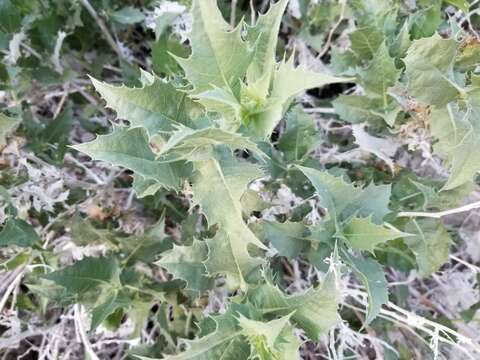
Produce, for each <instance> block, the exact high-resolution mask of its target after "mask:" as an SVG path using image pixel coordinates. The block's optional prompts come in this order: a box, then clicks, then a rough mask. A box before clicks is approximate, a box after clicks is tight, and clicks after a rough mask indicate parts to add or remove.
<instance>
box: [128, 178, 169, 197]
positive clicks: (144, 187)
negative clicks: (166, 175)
mask: <svg viewBox="0 0 480 360" xmlns="http://www.w3.org/2000/svg"><path fill="white" fill-rule="evenodd" d="M132 187H133V190H134V191H135V194H136V195H137V197H138V198H139V199H141V198H144V197H145V196H150V195H155V194H156V193H157V191H159V190H160V189H162V187H163V186H162V184H160V183H158V182H157V181H155V180H152V179H145V178H144V177H143V176H141V175H138V174H133V184H132Z"/></svg>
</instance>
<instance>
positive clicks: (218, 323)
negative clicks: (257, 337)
mask: <svg viewBox="0 0 480 360" xmlns="http://www.w3.org/2000/svg"><path fill="white" fill-rule="evenodd" d="M237 316H238V314H236V313H234V311H232V310H231V309H230V310H229V311H228V312H227V313H226V314H224V315H219V316H215V317H212V318H209V320H210V324H209V326H208V328H209V330H210V329H211V328H213V329H211V331H210V332H209V334H207V335H206V336H203V337H201V338H199V339H194V340H183V343H184V344H185V346H186V349H185V351H184V352H181V353H179V354H177V355H166V356H165V357H163V359H165V360H210V359H225V360H248V359H249V357H250V354H251V351H250V345H249V343H248V342H247V339H246V338H245V336H243V330H242V329H241V328H240V327H239V326H238V320H237V318H236V317H237ZM212 323H213V324H212ZM202 330H203V329H202ZM137 357H138V358H140V359H142V360H152V359H149V358H146V357H141V356H137Z"/></svg>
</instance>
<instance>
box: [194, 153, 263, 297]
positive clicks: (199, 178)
mask: <svg viewBox="0 0 480 360" xmlns="http://www.w3.org/2000/svg"><path fill="white" fill-rule="evenodd" d="M225 168H226V169H227V172H224V171H223V169H222V167H221V165H220V163H219V162H218V161H217V160H215V159H210V160H207V161H198V162H196V163H195V169H196V175H195V177H194V179H193V201H194V202H195V203H196V204H199V205H200V207H201V209H202V211H203V213H204V214H205V216H206V217H207V220H208V223H209V225H215V224H217V225H218V226H219V229H218V231H217V233H216V235H215V236H214V237H213V238H212V239H208V240H207V245H208V259H207V260H206V261H205V262H204V264H205V266H206V268H207V271H208V273H209V274H210V275H212V276H214V275H217V274H226V275H227V281H228V282H229V285H230V286H231V287H238V286H240V287H242V288H245V286H246V283H245V278H246V277H247V276H248V275H249V274H250V273H251V272H252V271H253V270H254V269H256V268H258V266H260V265H261V264H262V263H263V260H262V259H260V258H254V257H252V256H251V255H250V254H249V253H248V250H247V246H248V245H249V244H251V245H255V246H257V247H259V248H262V249H264V248H265V246H264V245H263V244H262V243H261V242H260V240H258V239H257V237H256V236H255V235H254V234H253V232H252V231H251V230H250V229H249V228H248V227H247V225H246V224H245V223H244V222H243V218H242V208H241V203H240V198H241V196H242V195H243V193H244V192H245V190H246V186H247V184H248V183H249V182H251V181H252V180H254V179H255V178H257V177H260V176H261V174H262V172H261V171H260V170H259V169H258V168H257V167H256V166H254V165H251V164H248V165H247V164H246V163H245V164H244V165H243V175H242V176H236V175H238V172H237V171H238V170H239V169H238V166H236V167H235V169H232V167H229V166H228V165H227V166H225ZM232 175H233V176H232ZM219 204H222V205H221V206H219Z"/></svg>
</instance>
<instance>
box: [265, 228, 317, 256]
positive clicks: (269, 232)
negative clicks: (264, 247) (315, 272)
mask: <svg viewBox="0 0 480 360" xmlns="http://www.w3.org/2000/svg"><path fill="white" fill-rule="evenodd" d="M263 227H264V230H265V238H266V240H268V241H270V242H271V243H272V245H273V247H274V248H275V249H276V250H277V251H278V254H279V255H280V256H285V257H287V258H289V259H294V258H296V257H297V256H298V255H300V253H301V252H302V251H303V250H305V249H306V248H307V247H308V245H309V241H308V240H307V239H306V238H305V235H306V233H308V230H307V227H306V226H305V225H303V224H302V223H298V222H291V221H285V222H284V223H280V222H276V221H265V222H264V225H263Z"/></svg>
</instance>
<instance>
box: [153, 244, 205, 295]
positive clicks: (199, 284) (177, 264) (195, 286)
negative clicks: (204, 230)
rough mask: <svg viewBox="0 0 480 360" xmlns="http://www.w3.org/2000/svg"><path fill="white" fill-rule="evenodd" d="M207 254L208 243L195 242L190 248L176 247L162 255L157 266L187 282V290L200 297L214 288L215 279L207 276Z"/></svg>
mask: <svg viewBox="0 0 480 360" xmlns="http://www.w3.org/2000/svg"><path fill="white" fill-rule="evenodd" d="M207 253H208V249H207V245H206V243H205V242H203V241H199V240H194V241H193V244H192V245H190V246H178V245H174V246H173V249H171V250H170V251H168V252H166V253H164V254H163V255H162V258H161V259H160V260H159V261H158V262H157V264H158V265H160V266H162V267H164V268H166V269H167V270H168V272H169V273H171V274H173V276H174V277H175V278H180V279H182V280H185V282H186V283H187V286H186V289H187V290H192V291H193V292H195V293H196V294H197V295H200V294H202V293H204V292H205V291H206V290H208V289H211V288H212V286H213V279H212V278H211V277H209V276H208V275H207V270H206V268H205V265H204V264H203V261H205V260H206V259H207Z"/></svg>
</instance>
